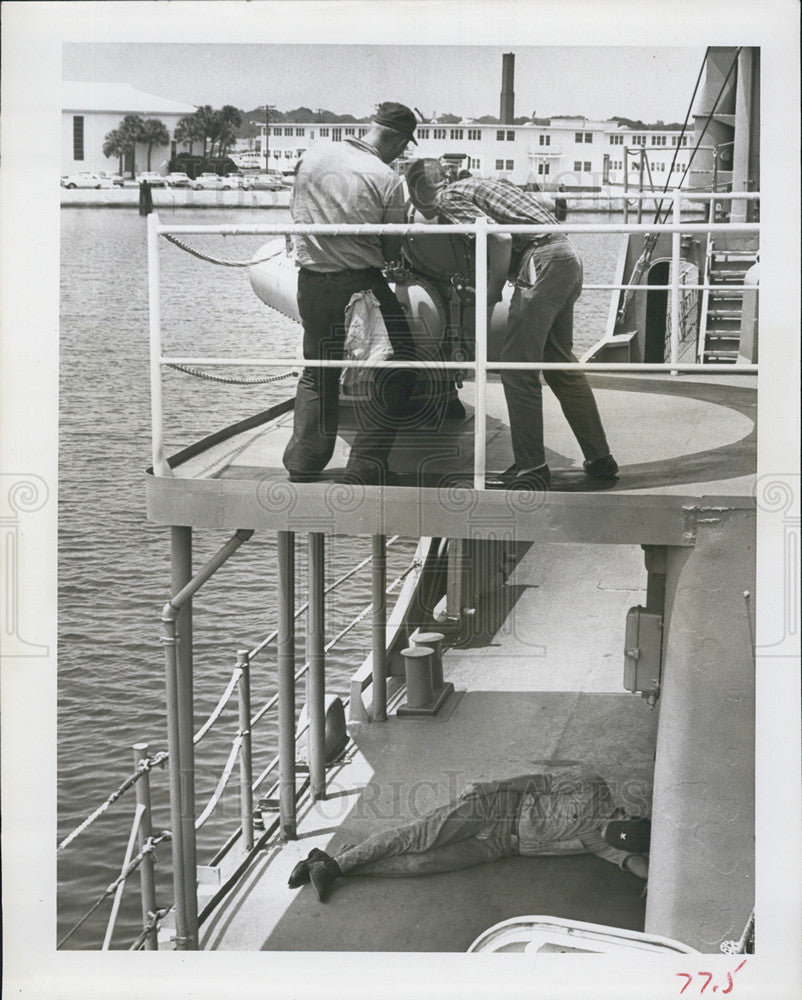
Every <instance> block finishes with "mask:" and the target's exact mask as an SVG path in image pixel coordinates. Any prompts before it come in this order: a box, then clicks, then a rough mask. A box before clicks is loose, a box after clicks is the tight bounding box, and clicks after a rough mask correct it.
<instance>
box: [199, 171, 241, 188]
mask: <svg viewBox="0 0 802 1000" xmlns="http://www.w3.org/2000/svg"><path fill="white" fill-rule="evenodd" d="M190 186H191V187H192V189H193V190H194V191H232V190H233V189H234V188H235V187H238V185H237V184H236V182H234V181H233V180H231V179H230V178H229V177H221V176H220V175H219V174H210V173H206V174H200V175H199V176H198V177H196V178H195V180H194V181H192V183H191V185H190Z"/></svg>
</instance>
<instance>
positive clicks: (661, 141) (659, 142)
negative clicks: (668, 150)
mask: <svg viewBox="0 0 802 1000" xmlns="http://www.w3.org/2000/svg"><path fill="white" fill-rule="evenodd" d="M665 144H666V137H665V136H664V135H653V136H652V145H653V146H665Z"/></svg>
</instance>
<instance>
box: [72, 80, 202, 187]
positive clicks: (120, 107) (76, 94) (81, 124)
mask: <svg viewBox="0 0 802 1000" xmlns="http://www.w3.org/2000/svg"><path fill="white" fill-rule="evenodd" d="M61 108H62V110H61V173H62V174H70V173H73V172H74V171H83V170H88V171H92V172H94V171H97V170H111V171H114V170H116V169H117V167H118V165H119V163H118V158H117V157H112V158H110V159H109V158H108V157H106V156H104V155H103V142H104V140H105V138H106V136H107V135H108V134H109V132H111V131H112V130H113V129H116V128H119V125H120V122H121V121H122V120H123V118H124V117H125V115H139V116H140V117H141V118H158V119H159V121H161V122H162V124H163V125H164V126H165V128H166V129H167V131H168V133H169V134H170V136H171V139H172V135H173V131H174V129H175V126H176V125H177V124H178V122H179V120H180V119H181V118H183V117H184V115H191V114H193V113H194V112H195V111H196V110H197V109H196V108H195V106H194V105H192V104H180V103H179V102H178V101H171V100H168V99H167V98H165V97H157V96H156V95H155V94H145V93H143V92H142V91H140V90H136V89H135V88H134V87H132V86H131V85H130V84H127V83H77V82H75V83H73V82H65V83H63V84H62V102H61ZM173 152H174V144H173V143H172V141H171V144H170V146H162V147H159V148H158V149H154V150H152V151H151V169H152V170H157V171H159V173H165V172H166V170H167V164H168V162H169V160H170V156H171V155H172V153H173ZM134 166H136V169H137V170H144V169H145V168H146V166H147V146H146V145H145V144H141V145H140V146H138V147H137V150H136V157H135V158H134V156H133V155H129V157H128V162H126V163H125V164H124V169H125V170H126V171H130V170H133V169H134Z"/></svg>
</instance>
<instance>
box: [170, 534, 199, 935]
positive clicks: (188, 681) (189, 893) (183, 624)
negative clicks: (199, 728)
mask: <svg viewBox="0 0 802 1000" xmlns="http://www.w3.org/2000/svg"><path fill="white" fill-rule="evenodd" d="M170 542H171V564H172V593H173V596H175V595H176V594H178V593H179V592H180V591H181V590H183V588H184V586H185V585H186V584H187V583H189V582H190V580H191V579H192V529H191V528H187V527H182V526H174V527H172V528H171V529H170ZM175 634H176V647H175V696H176V721H177V724H178V746H179V752H178V761H179V784H180V789H181V791H180V800H179V801H180V808H181V820H180V826H179V829H177V830H176V829H174V830H173V837H180V838H181V844H182V856H183V867H184V894H185V903H184V905H185V914H186V921H187V926H186V930H185V936H186V939H187V940H186V944H185V945H184V947H186V948H187V949H188V950H193V949H195V948H197V946H198V892H197V882H198V865H197V857H196V841H195V743H194V737H195V710H194V705H195V698H194V691H193V638H192V599H191V598H189V599H188V600H186V601H185V602H184V603H183V604H182V606H181V608H180V609H179V611H178V616H177V618H176V632H175ZM180 936H181V935H179V937H180ZM179 945H180V942H179Z"/></svg>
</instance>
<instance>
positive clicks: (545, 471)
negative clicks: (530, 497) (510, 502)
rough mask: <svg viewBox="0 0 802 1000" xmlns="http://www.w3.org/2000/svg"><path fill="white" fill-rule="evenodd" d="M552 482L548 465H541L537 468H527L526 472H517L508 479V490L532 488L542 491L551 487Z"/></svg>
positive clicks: (532, 489)
mask: <svg viewBox="0 0 802 1000" xmlns="http://www.w3.org/2000/svg"><path fill="white" fill-rule="evenodd" d="M550 482H551V470H550V469H549V467H548V465H545V464H544V465H539V466H538V467H537V468H536V469H527V471H526V472H516V473H515V475H513V476H511V477H510V478H509V479H508V480H507V489H508V490H530V491H532V492H538V491H540V492H542V491H543V490H547V489H548V488H549V483H550Z"/></svg>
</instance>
